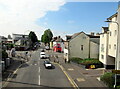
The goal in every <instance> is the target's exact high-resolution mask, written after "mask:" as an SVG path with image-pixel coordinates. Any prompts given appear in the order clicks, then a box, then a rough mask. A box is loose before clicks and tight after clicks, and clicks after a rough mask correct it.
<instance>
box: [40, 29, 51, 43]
mask: <svg viewBox="0 0 120 89" xmlns="http://www.w3.org/2000/svg"><path fill="white" fill-rule="evenodd" d="M52 37H53V33H52V32H51V30H50V29H47V30H45V31H44V34H43V35H42V37H41V41H42V42H44V43H45V44H46V43H48V44H49V42H50V41H51V40H52Z"/></svg>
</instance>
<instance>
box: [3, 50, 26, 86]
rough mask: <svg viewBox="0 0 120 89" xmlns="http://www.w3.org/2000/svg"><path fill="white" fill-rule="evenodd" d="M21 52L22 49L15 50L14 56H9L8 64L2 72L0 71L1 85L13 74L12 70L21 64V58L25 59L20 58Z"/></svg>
mask: <svg viewBox="0 0 120 89" xmlns="http://www.w3.org/2000/svg"><path fill="white" fill-rule="evenodd" d="M23 53H24V52H22V51H21V52H17V56H16V57H11V64H10V66H9V67H8V68H7V69H6V70H5V71H4V72H2V85H4V83H5V82H6V81H7V79H8V78H10V77H11V75H12V74H13V72H14V71H15V70H16V69H17V68H18V67H19V66H20V65H21V60H25V59H23V58H21V57H22V56H23ZM8 54H9V52H8ZM18 55H19V56H18ZM9 57H10V54H9Z"/></svg>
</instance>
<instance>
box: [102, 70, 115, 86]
mask: <svg viewBox="0 0 120 89" xmlns="http://www.w3.org/2000/svg"><path fill="white" fill-rule="evenodd" d="M100 79H101V80H102V81H103V82H104V83H105V84H106V85H108V86H109V87H113V86H114V82H115V80H114V74H113V73H111V72H106V73H105V74H104V75H102V76H101V77H100Z"/></svg>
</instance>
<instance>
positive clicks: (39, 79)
mask: <svg viewBox="0 0 120 89" xmlns="http://www.w3.org/2000/svg"><path fill="white" fill-rule="evenodd" d="M38 85H40V75H39V81H38Z"/></svg>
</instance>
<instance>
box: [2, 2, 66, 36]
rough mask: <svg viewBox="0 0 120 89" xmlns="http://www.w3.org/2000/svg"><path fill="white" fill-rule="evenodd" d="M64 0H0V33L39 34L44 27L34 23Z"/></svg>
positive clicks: (58, 6) (54, 9)
mask: <svg viewBox="0 0 120 89" xmlns="http://www.w3.org/2000/svg"><path fill="white" fill-rule="evenodd" d="M64 4H65V0H0V35H5V36H7V35H8V34H11V33H25V31H27V30H32V31H35V32H36V33H37V34H38V35H39V36H40V35H41V33H43V30H44V29H45V28H44V27H41V26H39V25H37V24H36V21H37V19H39V18H42V17H44V16H45V15H46V13H47V12H48V11H58V10H59V8H60V6H62V5H64Z"/></svg>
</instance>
